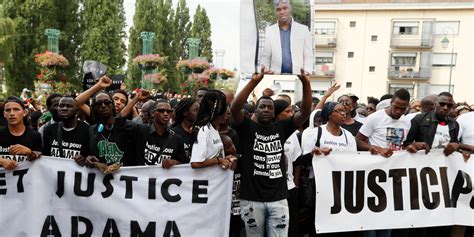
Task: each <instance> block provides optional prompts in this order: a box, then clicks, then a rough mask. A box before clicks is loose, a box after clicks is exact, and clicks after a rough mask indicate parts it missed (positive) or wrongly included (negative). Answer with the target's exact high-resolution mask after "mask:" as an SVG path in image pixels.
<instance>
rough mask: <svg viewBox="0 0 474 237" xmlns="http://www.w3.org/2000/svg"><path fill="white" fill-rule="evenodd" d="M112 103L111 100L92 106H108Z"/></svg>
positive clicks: (97, 102) (100, 101)
mask: <svg viewBox="0 0 474 237" xmlns="http://www.w3.org/2000/svg"><path fill="white" fill-rule="evenodd" d="M112 103H113V102H112V101H111V100H99V101H96V102H95V103H94V106H101V105H105V106H109V105H111V104H112Z"/></svg>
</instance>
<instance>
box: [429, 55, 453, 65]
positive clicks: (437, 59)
mask: <svg viewBox="0 0 474 237" xmlns="http://www.w3.org/2000/svg"><path fill="white" fill-rule="evenodd" d="M451 55H452V54H450V53H434V54H433V67H449V66H451ZM456 56H457V54H456V53H455V54H454V55H452V60H453V64H452V65H453V66H456Z"/></svg>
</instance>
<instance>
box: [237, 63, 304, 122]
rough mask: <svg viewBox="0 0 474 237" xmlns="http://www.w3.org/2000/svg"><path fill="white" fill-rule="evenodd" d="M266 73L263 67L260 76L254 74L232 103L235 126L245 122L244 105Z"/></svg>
mask: <svg viewBox="0 0 474 237" xmlns="http://www.w3.org/2000/svg"><path fill="white" fill-rule="evenodd" d="M264 71H265V67H262V69H261V70H260V73H259V74H256V73H254V74H253V75H252V79H251V80H250V81H249V83H247V85H245V87H244V88H243V89H242V90H241V91H240V92H239V93H238V94H237V96H236V97H235V99H234V102H232V106H231V107H230V112H231V116H232V121H233V123H234V124H235V125H239V124H241V123H242V122H243V121H244V113H243V112H242V109H243V108H244V104H245V102H246V101H247V98H248V97H249V95H250V93H252V91H253V90H254V89H255V87H257V85H258V83H260V81H262V79H263V73H264ZM310 102H311V101H310Z"/></svg>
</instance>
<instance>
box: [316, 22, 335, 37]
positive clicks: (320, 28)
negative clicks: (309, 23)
mask: <svg viewBox="0 0 474 237" xmlns="http://www.w3.org/2000/svg"><path fill="white" fill-rule="evenodd" d="M314 29H315V33H316V34H317V35H334V34H336V22H335V21H316V22H314Z"/></svg>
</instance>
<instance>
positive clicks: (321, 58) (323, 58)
mask: <svg viewBox="0 0 474 237" xmlns="http://www.w3.org/2000/svg"><path fill="white" fill-rule="evenodd" d="M315 56H316V65H322V64H327V63H333V57H334V53H333V52H316V54H315Z"/></svg>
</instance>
